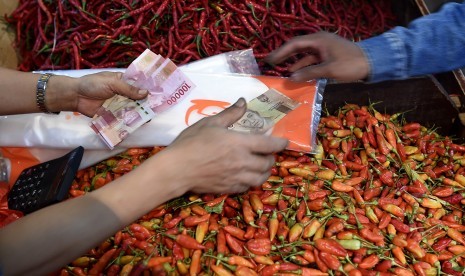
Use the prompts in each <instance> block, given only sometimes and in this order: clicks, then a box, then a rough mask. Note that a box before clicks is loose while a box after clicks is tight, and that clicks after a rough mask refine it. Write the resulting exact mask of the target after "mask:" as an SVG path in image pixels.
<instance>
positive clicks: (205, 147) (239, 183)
mask: <svg viewBox="0 0 465 276" xmlns="http://www.w3.org/2000/svg"><path fill="white" fill-rule="evenodd" d="M245 111H246V103H245V100H244V99H239V100H238V101H237V102H236V103H235V104H234V105H232V106H231V107H229V108H227V109H226V110H224V111H223V112H221V113H219V114H217V115H214V116H211V117H208V118H204V119H202V120H200V121H198V122H197V123H196V124H194V125H192V126H191V127H189V128H187V129H185V130H184V131H183V132H182V133H181V134H180V135H179V136H178V137H177V138H176V140H175V141H174V142H173V143H172V144H171V145H170V146H169V147H167V148H166V149H165V150H163V151H162V152H160V153H158V154H157V156H158V157H159V158H161V159H162V160H163V162H162V164H163V165H162V166H163V169H162V170H163V171H164V173H168V174H169V175H168V176H167V178H168V179H171V180H172V181H173V183H183V184H182V185H181V186H182V187H183V188H182V189H183V191H182V192H181V194H182V193H183V192H187V191H193V192H197V193H238V192H243V191H246V190H247V189H248V188H249V187H251V186H258V185H261V184H262V183H264V182H265V181H266V180H267V178H268V177H269V175H270V170H271V167H272V166H273V164H274V163H275V160H274V156H273V153H275V152H278V151H281V150H283V149H284V148H285V147H286V145H287V143H288V141H287V140H286V139H282V138H277V137H272V136H265V135H259V134H246V133H240V132H237V131H233V130H228V129H227V127H228V126H230V125H232V124H233V123H234V122H236V121H237V120H238V119H239V118H240V117H241V116H242V115H243V114H244V112H245ZM159 169H160V168H159Z"/></svg>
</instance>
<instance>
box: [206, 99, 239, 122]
mask: <svg viewBox="0 0 465 276" xmlns="http://www.w3.org/2000/svg"><path fill="white" fill-rule="evenodd" d="M246 110H247V103H246V102H245V99H244V98H240V99H239V100H237V102H236V103H234V104H233V105H231V106H230V107H228V108H226V109H225V110H223V111H221V112H220V113H218V114H216V115H214V116H211V117H208V118H206V119H207V120H208V122H207V123H208V124H210V125H218V126H222V127H229V126H230V125H232V124H233V123H235V122H237V120H239V119H240V118H241V117H242V115H244V113H245V111H246Z"/></svg>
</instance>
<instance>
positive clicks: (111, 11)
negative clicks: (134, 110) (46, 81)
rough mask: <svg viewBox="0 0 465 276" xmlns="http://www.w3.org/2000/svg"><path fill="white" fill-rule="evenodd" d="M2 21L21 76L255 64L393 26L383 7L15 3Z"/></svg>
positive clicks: (337, 2)
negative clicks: (323, 40)
mask: <svg viewBox="0 0 465 276" xmlns="http://www.w3.org/2000/svg"><path fill="white" fill-rule="evenodd" d="M5 18H6V21H7V22H8V23H9V24H10V26H11V29H12V30H15V31H16V48H17V49H18V51H19V54H20V57H21V59H22V60H21V63H20V65H19V69H20V70H23V71H31V70H38V69H41V70H51V69H83V68H108V67H126V66H127V65H128V64H129V63H130V62H131V61H132V60H133V59H135V58H136V57H137V56H139V55H140V54H141V53H142V52H143V51H144V50H145V49H146V48H150V49H151V50H152V51H153V52H155V53H157V54H160V55H162V56H164V57H166V58H171V59H172V60H173V61H175V63H177V64H178V65H182V64H185V63H188V62H190V61H194V60H198V59H201V58H203V57H208V56H212V55H216V54H220V53H224V52H229V51H232V50H242V49H249V48H252V49H253V50H254V53H255V54H256V57H257V58H262V57H264V56H265V55H266V54H267V53H269V52H270V51H271V50H273V49H276V48H277V47H279V46H280V45H281V44H283V42H285V41H287V40H288V39H289V38H291V37H293V36H297V35H303V34H309V33H314V32H317V31H320V30H326V31H329V32H335V33H337V34H339V35H341V36H343V37H346V38H349V39H353V40H360V39H363V38H367V37H370V36H373V35H376V34H379V33H381V32H383V31H385V30H387V29H389V28H391V27H392V26H394V24H395V16H394V15H393V13H392V11H391V1H388V0H378V1H365V0H351V1H347V0H332V1H327V0H313V1H311V0H279V1H270V0H241V1H231V0H216V1H211V0H210V1H209V0H203V1H193V0H187V1H181V0H174V1H173V0H134V1H126V0H115V1H85V0H82V1H79V0H66V1H63V0H58V1H56V0H34V1H32V0H21V1H19V6H18V8H17V9H16V10H15V11H13V13H12V14H10V15H5ZM260 66H262V67H264V66H265V65H264V64H260ZM269 69H270V68H265V67H264V68H263V71H265V74H269V75H282V73H283V72H285V70H284V68H281V67H277V68H274V69H273V70H269Z"/></svg>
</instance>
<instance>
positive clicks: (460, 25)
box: [357, 3, 465, 82]
mask: <svg viewBox="0 0 465 276" xmlns="http://www.w3.org/2000/svg"><path fill="white" fill-rule="evenodd" d="M357 44H358V45H359V46H360V47H361V48H362V50H363V51H364V52H365V55H366V56H367V58H368V60H369V62H370V67H371V72H370V76H369V81H371V82H379V81H383V80H392V79H405V78H408V77H411V76H419V75H425V74H434V73H440V72H446V71H450V70H454V69H458V68H461V67H465V3H462V4H459V3H449V4H445V5H444V6H443V7H442V8H441V10H440V11H438V12H437V13H433V14H430V15H426V16H423V17H420V18H417V19H416V20H414V21H412V22H411V23H410V24H409V25H408V26H407V28H404V27H395V28H393V29H392V30H389V31H387V32H385V33H383V34H381V35H379V36H376V37H372V38H369V39H366V40H363V41H361V42H358V43H357Z"/></svg>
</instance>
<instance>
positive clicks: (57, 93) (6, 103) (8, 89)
mask: <svg viewBox="0 0 465 276" xmlns="http://www.w3.org/2000/svg"><path fill="white" fill-rule="evenodd" d="M39 76H40V75H39V74H34V73H27V72H19V71H15V70H10V69H6V68H1V67H0V115H11V114H25V113H35V112H41V111H40V110H39V108H38V107H37V103H36V91H37V80H38V79H39ZM76 85H77V83H76V79H74V78H70V77H66V76H52V77H51V78H50V80H49V81H48V84H47V89H46V94H45V106H46V107H47V109H48V110H49V111H52V112H58V111H72V110H73V107H74V106H75V105H76V103H75V100H76V93H75V91H74V90H75V87H76Z"/></svg>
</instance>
